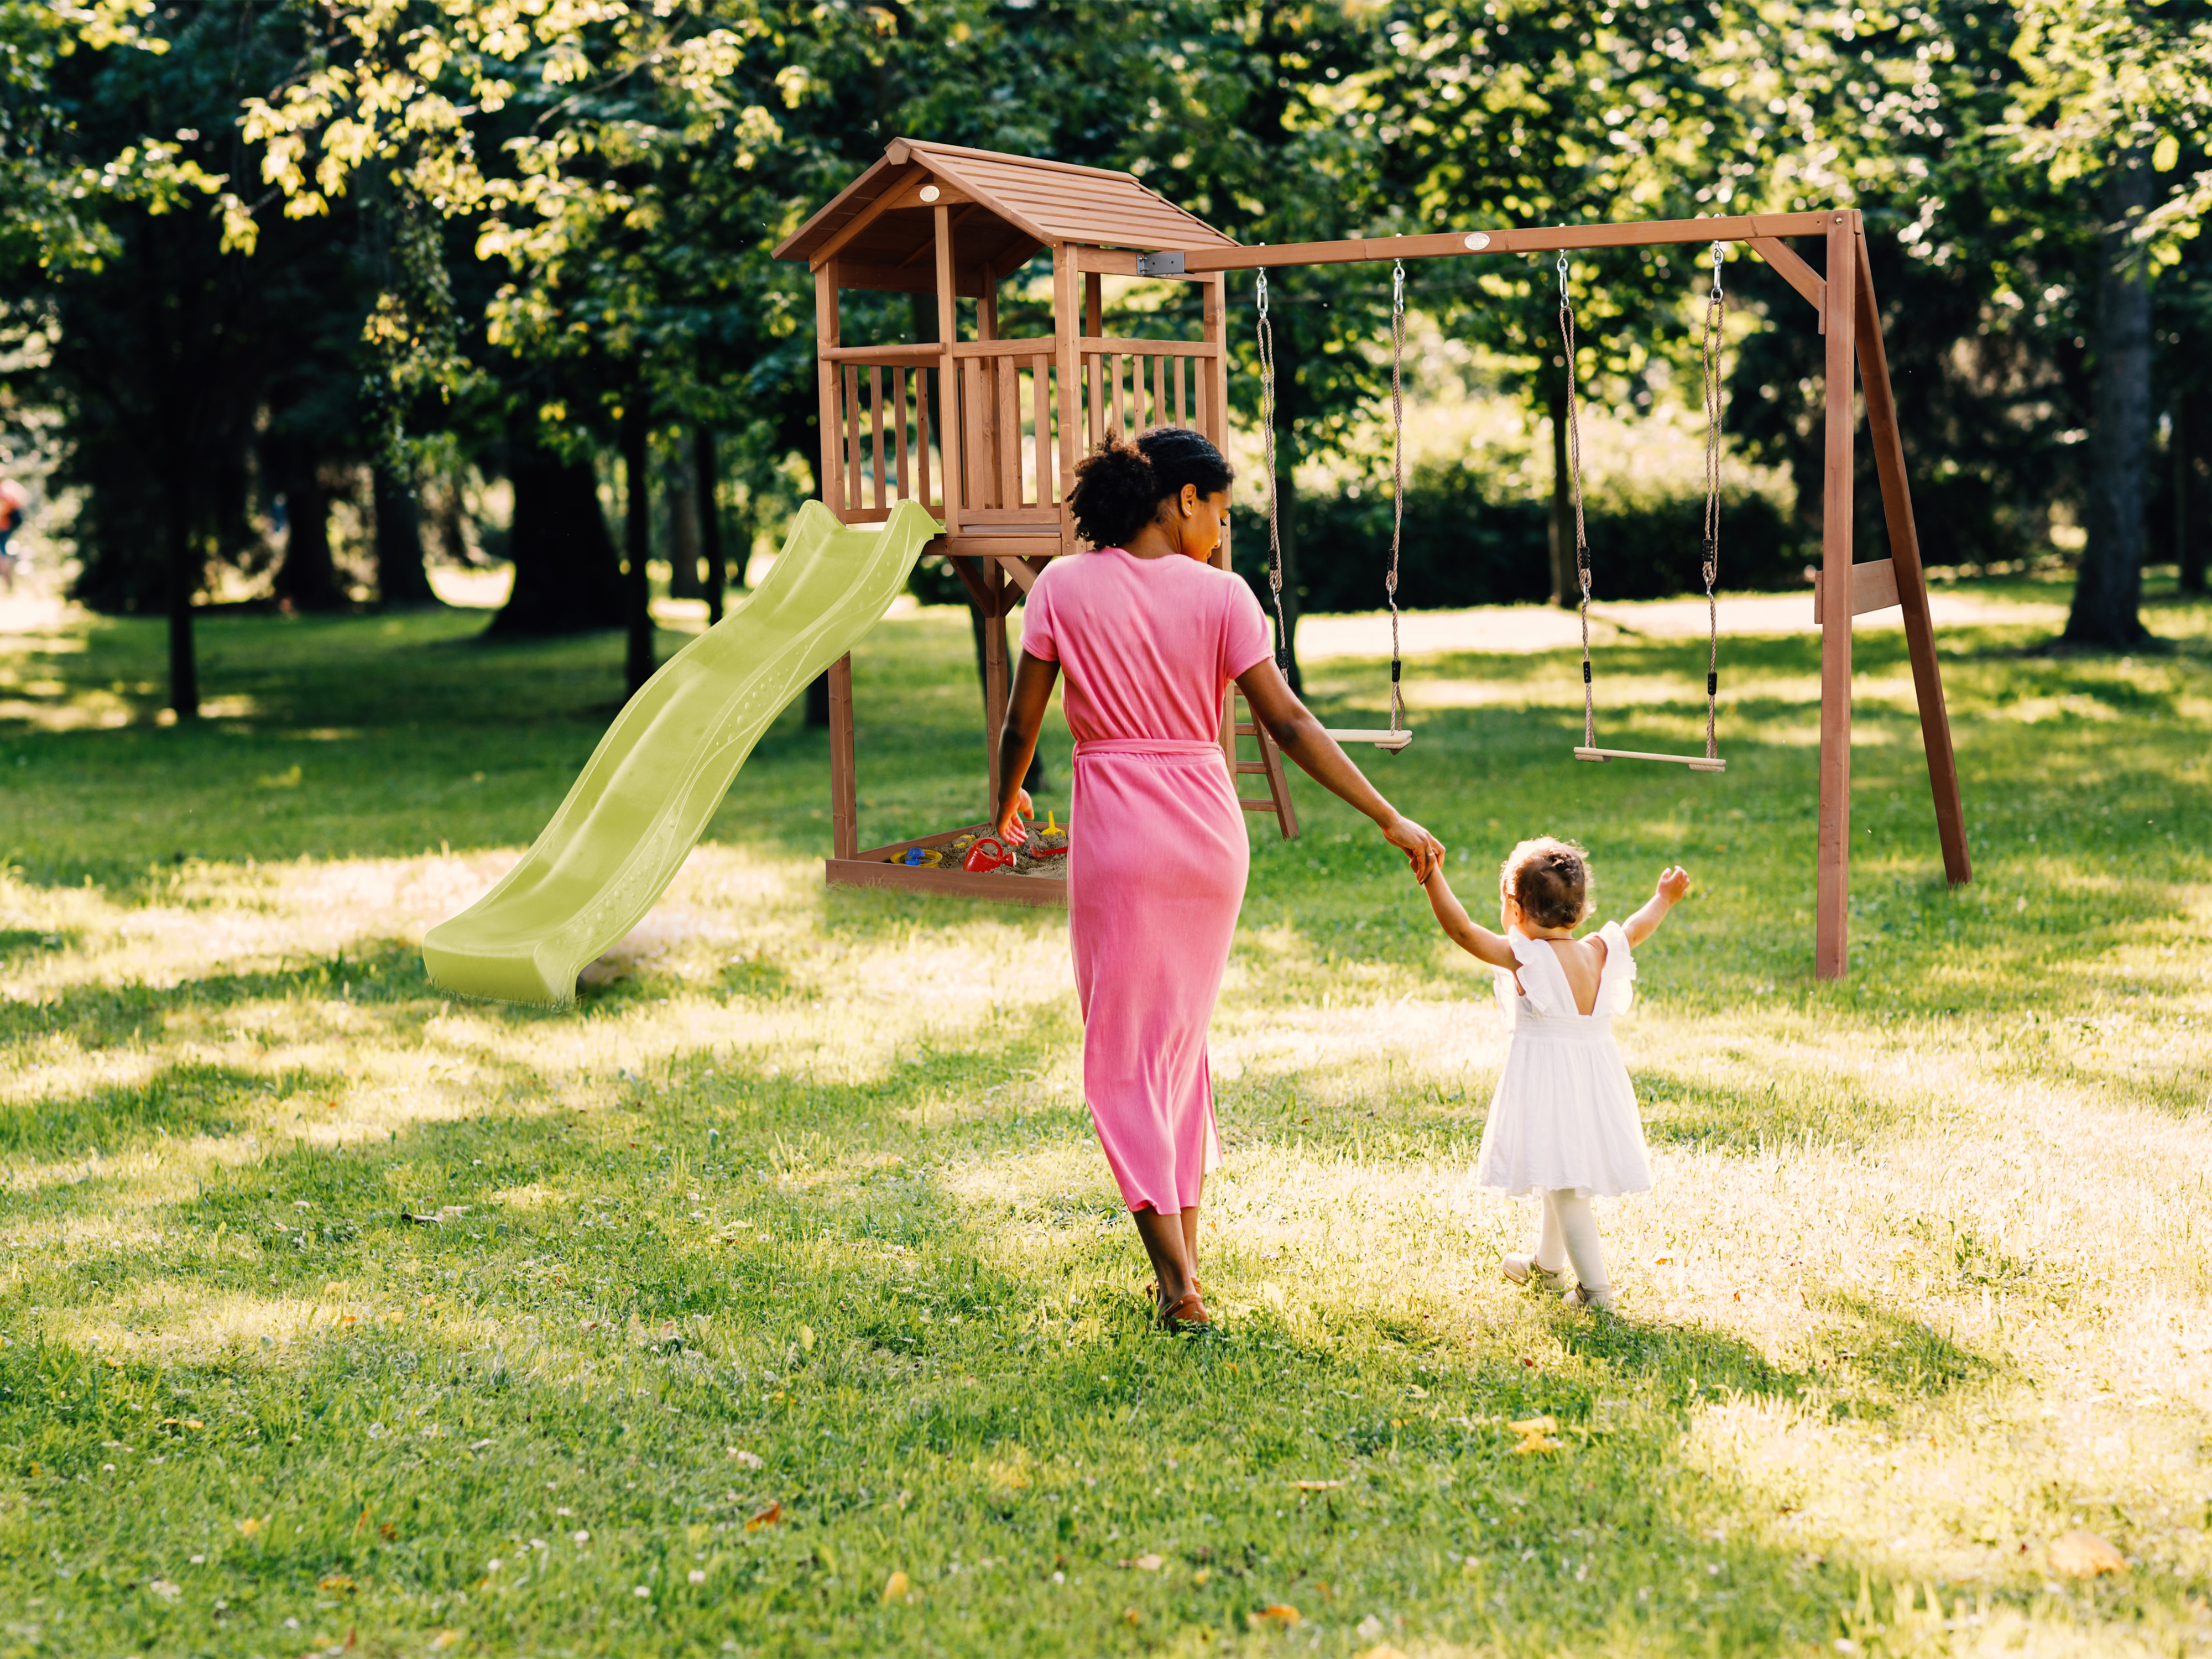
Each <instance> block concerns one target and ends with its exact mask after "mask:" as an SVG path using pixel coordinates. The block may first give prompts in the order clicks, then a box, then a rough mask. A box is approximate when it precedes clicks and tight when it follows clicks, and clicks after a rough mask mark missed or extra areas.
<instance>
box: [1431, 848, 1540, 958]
mask: <svg viewBox="0 0 2212 1659" xmlns="http://www.w3.org/2000/svg"><path fill="white" fill-rule="evenodd" d="M1422 886H1423V887H1425V889H1426V890H1428V895H1429V908H1431V910H1434V911H1435V912H1436V913H1437V921H1438V922H1440V923H1441V924H1443V930H1444V932H1445V933H1446V934H1447V935H1449V938H1450V939H1451V942H1452V943H1453V944H1455V945H1458V946H1459V948H1460V949H1461V950H1462V951H1466V952H1467V953H1468V955H1469V956H1471V957H1480V959H1481V960H1483V961H1484V962H1486V963H1489V964H1490V965H1491V966H1492V967H1493V968H1512V967H1516V966H1517V965H1518V963H1517V962H1516V958H1515V957H1514V955H1513V946H1512V945H1511V943H1510V941H1508V940H1507V939H1506V938H1505V936H1504V934H1503V933H1492V932H1491V931H1490V929H1488V928H1487V927H1484V926H1483V925H1482V924H1481V923H1480V922H1479V921H1475V920H1474V917H1472V916H1470V915H1468V913H1467V907H1466V906H1465V905H1463V904H1462V903H1461V902H1459V896H1458V895H1457V894H1456V893H1455V892H1453V891H1452V890H1451V884H1450V883H1449V882H1448V881H1446V880H1445V879H1444V872H1443V866H1441V865H1439V866H1437V868H1435V869H1433V870H1431V871H1430V872H1429V878H1428V879H1427V880H1426V881H1425V882H1424V883H1422Z"/></svg>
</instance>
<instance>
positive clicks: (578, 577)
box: [484, 422, 623, 638]
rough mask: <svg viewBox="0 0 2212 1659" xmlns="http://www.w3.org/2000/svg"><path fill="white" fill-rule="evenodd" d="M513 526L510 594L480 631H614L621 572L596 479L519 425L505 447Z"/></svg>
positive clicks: (618, 621) (588, 467)
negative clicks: (539, 443)
mask: <svg viewBox="0 0 2212 1659" xmlns="http://www.w3.org/2000/svg"><path fill="white" fill-rule="evenodd" d="M507 482H508V483H510V484H512V485H513V489H514V523H513V528H512V530H511V531H510V532H509V533H508V537H507V543H508V547H507V553H508V556H509V557H510V558H512V559H513V562H514V590H513V592H511V593H510V594H508V596H507V604H506V605H504V606H502V607H501V611H500V613H499V614H498V615H497V616H496V617H493V618H492V621H491V626H490V627H489V628H488V629H485V630H484V631H485V633H487V634H489V635H496V636H502V637H504V636H510V635H512V636H517V637H533V638H534V637H538V636H542V635H559V634H584V633H590V632H592V631H594V630H596V629H603V628H619V627H620V626H621V625H622V621H623V586H622V568H621V566H620V564H619V562H617V559H616V557H615V544H614V539H613V538H611V536H609V535H608V534H607V520H606V515H605V513H602V512H601V511H600V510H599V479H598V477H597V476H596V475H595V474H594V472H593V471H592V464H591V463H590V462H589V461H585V460H577V461H563V460H562V459H558V458H557V457H556V456H554V455H552V454H550V453H548V452H547V451H545V450H543V449H540V448H539V447H538V446H537V445H536V444H534V443H532V441H531V440H530V433H529V428H528V423H527V422H517V423H516V425H515V426H514V427H513V429H512V430H511V431H510V433H509V435H508V438H507Z"/></svg>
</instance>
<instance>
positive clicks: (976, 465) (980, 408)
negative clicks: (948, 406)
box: [958, 357, 993, 507]
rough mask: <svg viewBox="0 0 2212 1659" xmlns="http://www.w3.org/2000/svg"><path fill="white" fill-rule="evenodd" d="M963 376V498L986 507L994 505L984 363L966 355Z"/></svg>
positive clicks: (961, 423) (961, 421)
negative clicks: (964, 451) (986, 435)
mask: <svg viewBox="0 0 2212 1659" xmlns="http://www.w3.org/2000/svg"><path fill="white" fill-rule="evenodd" d="M958 361H959V362H960V363H961V364H962V366H963V372H962V374H961V376H960V433H961V438H962V443H961V447H962V448H963V449H964V450H966V451H967V453H966V455H965V456H964V457H963V460H964V462H965V465H963V468H962V469H961V477H963V480H965V483H966V488H965V489H963V490H962V491H961V495H962V497H963V499H964V500H966V501H969V503H970V504H972V505H974V506H975V507H989V506H991V505H993V503H992V501H991V489H990V485H989V483H987V480H988V479H989V477H990V476H991V466H990V455H989V453H988V452H987V449H986V447H985V444H986V439H985V435H984V428H985V423H986V418H987V412H988V411H987V400H986V398H984V395H983V393H984V386H983V363H982V360H981V358H979V357H963V358H961V359H959V360H958Z"/></svg>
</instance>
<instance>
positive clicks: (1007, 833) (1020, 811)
mask: <svg viewBox="0 0 2212 1659" xmlns="http://www.w3.org/2000/svg"><path fill="white" fill-rule="evenodd" d="M1034 817H1036V807H1035V806H1033V805H1030V792H1029V791H1028V790H1026V789H1024V788H1021V787H1016V788H1015V790H1014V792H1013V793H1012V794H1011V795H1008V796H1007V797H1006V800H1005V802H1004V804H1002V805H1000V808H999V821H998V823H995V824H994V825H993V826H992V828H993V829H994V830H995V831H996V832H997V835H998V837H999V839H1000V841H1002V842H1005V843H1006V845H1007V846H1008V847H1015V846H1019V845H1024V844H1026V843H1027V842H1028V841H1029V838H1030V832H1029V831H1028V830H1027V829H1024V828H1023V827H1022V820H1023V819H1024V818H1034ZM1683 879H1684V880H1685V881H1687V880H1688V878H1687V877H1685V878H1683Z"/></svg>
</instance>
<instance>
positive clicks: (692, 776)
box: [422, 501, 939, 1005]
mask: <svg viewBox="0 0 2212 1659" xmlns="http://www.w3.org/2000/svg"><path fill="white" fill-rule="evenodd" d="M938 533H939V528H938V524H937V521H936V520H934V519H933V518H931V517H930V515H929V513H928V512H927V509H926V508H924V507H921V504H920V503H918V502H915V501H902V502H900V503H899V505H898V506H897V507H895V508H893V509H892V512H891V516H890V520H889V521H888V522H886V523H884V524H881V525H854V526H845V525H842V524H840V523H839V522H838V521H837V519H836V515H835V514H833V513H831V512H830V511H829V508H828V507H824V506H823V505H822V503H821V502H819V501H808V502H807V503H806V504H805V506H803V507H800V508H799V516H798V517H797V518H796V519H795V520H793V522H792V526H791V534H790V535H789V536H788V537H787V538H786V539H785V541H784V544H783V553H782V555H781V557H779V558H778V559H777V560H776V562H775V567H774V568H772V569H771V570H770V571H769V574H768V576H767V579H766V580H763V582H762V583H761V585H760V586H758V587H757V588H756V589H755V590H754V591H753V592H751V593H750V594H749V595H747V596H746V598H745V599H744V602H743V603H741V604H740V605H738V606H737V608H736V609H735V610H733V611H731V612H730V613H729V614H728V615H727V616H726V617H723V618H722V620H721V621H720V623H716V624H715V625H714V627H713V628H710V629H708V630H707V632H706V633H704V634H703V635H701V636H700V637H699V638H697V639H696V640H694V641H691V643H690V644H689V645H687V646H685V647H684V649H683V650H681V651H679V652H678V653H676V654H675V655H674V656H673V657H671V658H670V659H668V661H667V662H666V663H665V664H664V665H662V667H661V670H660V671H659V673H657V674H655V675H654V676H653V678H651V679H650V680H648V681H647V682H646V684H645V686H644V689H643V690H641V691H639V693H638V694H637V695H636V696H634V697H632V698H631V699H630V700H629V702H628V703H626V704H625V705H623V711H622V713H621V714H617V715H616V716H615V721H614V724H613V725H612V726H609V727H608V728H607V734H606V735H605V737H603V738H600V739H599V747H598V748H597V749H595V750H592V758H591V759H590V760H589V761H587V762H586V763H585V766H584V769H583V772H582V774H581V775H580V776H579V777H578V778H577V779H576V781H575V783H574V786H573V787H571V788H570V789H569V791H568V799H566V800H564V801H562V803H561V809H560V811H557V812H556V813H554V815H553V818H552V822H550V823H548V824H547V825H546V826H545V828H544V831H543V832H542V833H541V834H540V835H539V836H538V839H537V841H536V842H533V843H532V846H531V848H530V850H529V851H528V852H527V853H526V854H523V856H522V860H521V862H520V863H519V864H517V865H516V866H514V868H513V869H512V870H510V871H508V872H507V874H506V875H504V876H502V877H501V878H500V880H499V883H498V884H497V885H496V886H495V887H494V888H493V889H492V890H490V891H489V892H488V893H486V894H485V895H484V896H483V897H482V898H480V899H478V900H477V902H475V903H474V904H471V906H469V908H467V909H465V910H464V911H462V912H461V914H460V915H457V916H453V917H452V918H450V919H449V920H447V921H441V922H440V923H439V924H438V925H437V926H436V927H433V928H432V929H431V930H430V931H429V933H428V934H426V935H425V936H424V938H423V940H422V965H423V966H424V968H426V969H428V971H429V975H430V978H431V980H432V981H433V982H434V983H435V984H437V985H439V986H440V987H443V988H444V989H446V990H448V991H456V992H459V993H460V994H463V995H465V996H477V997H489V998H493V999H495V1000H498V1001H501V1002H532V1003H539V1004H546V1005H558V1004H561V1003H565V1002H568V1001H569V1000H571V999H572V998H574V995H575V993H576V975H577V972H578V970H579V969H581V968H582V967H583V966H584V964H585V963H587V962H590V961H591V960H592V958H594V957H597V956H599V953H600V952H601V951H605V949H606V948H607V947H608V946H609V945H612V944H613V943H614V942H615V941H616V940H617V939H620V938H621V937H622V936H623V934H625V933H628V932H629V930H630V929H631V928H633V927H635V926H637V924H638V922H639V921H640V920H641V919H642V918H643V916H644V915H645V913H646V912H647V911H648V910H650V909H651V908H653V905H654V903H655V902H657V901H658V900H659V897H660V896H661V894H662V893H663V892H664V891H665V890H666V889H667V886H668V884H669V883H670V882H671V880H673V879H674V878H675V876H676V872H677V871H678V869H679V868H681V867H682V866H683V863H684V859H685V857H686V856H687V855H688V854H690V851H691V848H692V845H693V843H694V842H696V841H697V840H698V839H699V837H700V836H701V834H702V833H703V832H704V830H705V829H706V828H707V821H708V818H710V817H713V816H714V809H715V807H716V806H718V805H720V803H721V799H722V797H723V796H724V795H725V794H726V793H728V790H729V787H730V783H731V781H732V779H733V778H735V777H736V776H737V775H738V768H739V767H740V766H743V765H744V763H745V757H746V756H748V755H750V753H751V752H752V748H753V744H756V743H757V742H758V741H759V740H760V735H761V733H762V732H764V731H766V730H767V729H768V726H769V722H770V721H771V720H774V719H775V717H776V715H777V714H779V713H781V711H782V709H783V707H784V705H785V704H787V703H788V702H790V701H791V700H792V698H793V697H794V696H798V695H799V692H800V691H801V690H803V689H804V688H805V685H806V684H807V682H809V681H810V680H811V679H813V678H815V676H817V674H819V673H821V672H822V671H823V670H824V669H825V668H827V667H829V665H830V664H832V663H834V662H836V660H837V659H838V658H840V657H842V656H843V655H844V654H845V653H847V652H848V651H849V650H851V649H852V648H853V647H854V644H856V643H857V642H858V641H860V637H861V636H862V635H865V634H866V632H867V631H868V629H871V628H872V627H874V626H875V624H876V622H877V620H878V618H879V617H882V615H883V614H884V611H885V609H887V608H888V607H889V606H890V602H891V601H892V600H893V599H896V598H897V597H898V595H899V594H900V593H901V592H903V591H904V590H905V587H906V581H907V577H908V574H909V573H911V572H912V570H913V569H914V563H915V559H917V558H918V557H920V556H921V550H922V546H923V544H925V543H927V541H928V540H929V539H930V538H932V537H933V536H935V535H937V534H938Z"/></svg>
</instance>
